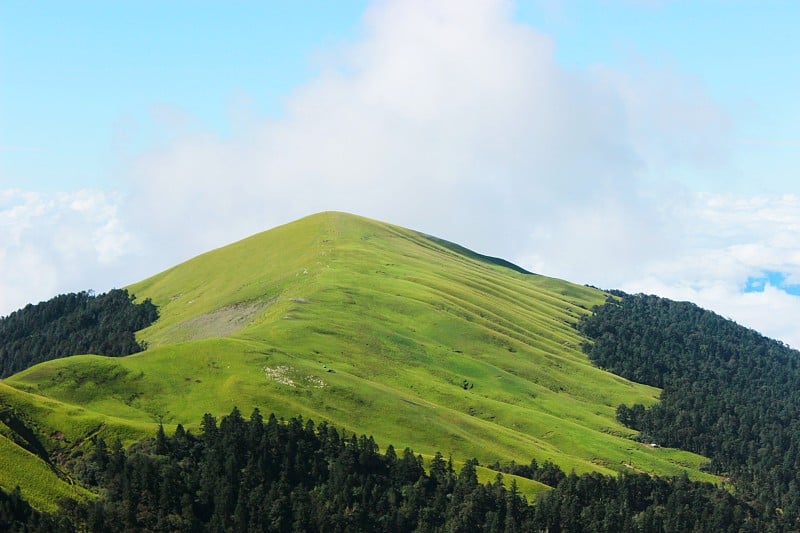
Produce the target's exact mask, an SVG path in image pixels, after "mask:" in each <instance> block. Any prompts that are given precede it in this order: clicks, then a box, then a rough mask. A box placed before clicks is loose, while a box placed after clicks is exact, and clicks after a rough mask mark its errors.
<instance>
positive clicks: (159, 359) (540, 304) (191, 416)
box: [5, 213, 709, 479]
mask: <svg viewBox="0 0 800 533" xmlns="http://www.w3.org/2000/svg"><path fill="white" fill-rule="evenodd" d="M128 289H129V290H130V292H132V293H134V294H136V295H137V297H138V298H140V299H145V298H151V299H152V300H153V302H154V303H155V304H156V305H158V306H159V312H160V317H161V318H160V319H159V320H158V322H156V323H155V324H154V325H153V326H151V327H149V328H148V329H146V330H143V331H142V332H140V334H139V338H140V340H143V341H146V342H147V343H148V345H149V346H150V348H149V349H148V350H147V351H146V352H143V353H140V354H137V355H133V356H128V357H125V358H119V359H110V358H103V357H99V356H90V355H87V356H78V357H72V358H68V359H62V360H57V361H51V362H48V363H44V364H41V365H37V366H35V367H32V368H30V369H28V370H26V371H24V372H21V373H19V374H17V375H15V376H12V377H11V378H9V379H7V380H6V381H5V383H6V384H7V385H10V386H11V387H14V388H16V389H17V390H19V391H26V392H28V393H31V398H34V397H36V398H42V397H44V398H49V399H50V400H49V401H57V402H62V403H61V404H60V405H68V406H69V405H72V406H76V405H80V406H81V413H83V414H82V416H86V417H88V418H90V419H93V420H94V421H95V422H97V421H108V420H112V421H119V422H120V424H121V423H122V422H124V424H122V425H119V424H118V425H116V426H115V425H113V424H112V425H110V426H108V427H122V426H124V427H125V428H127V430H135V429H136V428H140V429H142V431H151V430H152V428H153V427H154V425H155V423H156V422H158V421H163V422H164V423H165V424H176V423H178V422H180V423H182V424H184V425H186V426H190V427H191V426H195V425H196V424H197V423H198V421H199V420H200V418H201V417H202V415H203V414H204V413H206V412H211V413H213V414H217V415H221V414H224V413H227V412H230V409H231V408H232V407H233V406H234V405H236V406H238V407H239V408H240V409H241V410H242V411H243V412H245V413H248V412H249V411H250V410H251V409H252V408H253V407H255V406H258V407H259V408H260V409H261V410H262V412H271V411H274V412H275V413H276V414H278V415H280V416H284V417H287V418H288V417H290V416H294V415H298V414H300V415H302V416H305V417H308V418H313V419H314V420H316V421H321V420H328V421H330V422H332V423H334V424H336V425H337V426H339V427H343V428H345V429H347V430H349V431H353V432H357V433H367V434H372V435H374V436H375V438H376V440H377V441H378V442H381V443H386V444H388V443H394V444H395V446H400V447H405V446H411V447H412V448H414V450H415V451H417V452H420V453H424V454H429V455H432V454H434V453H435V452H436V451H442V452H443V453H445V454H448V453H452V454H453V457H454V459H456V460H464V459H467V458H470V457H477V458H478V459H479V460H480V461H481V462H482V463H484V464H486V463H489V462H493V461H495V460H500V461H501V462H507V461H510V460H512V459H513V460H515V461H517V462H524V463H527V462H529V461H530V459H531V458H532V457H535V458H536V459H537V460H539V461H543V460H546V459H551V460H553V461H554V462H556V463H557V464H559V465H560V466H561V467H562V468H563V469H564V470H566V471H570V470H572V469H574V470H575V471H576V472H578V473H580V472H587V471H600V472H604V473H612V472H614V471H622V470H635V471H646V472H654V473H660V474H675V473H679V472H682V471H684V470H688V471H689V473H690V476H691V477H694V478H698V479H701V478H702V479H709V476H707V475H705V474H703V473H701V472H700V471H699V470H698V468H699V466H700V465H701V464H702V463H703V462H704V459H703V458H702V457H700V456H697V455H693V454H689V453H686V452H681V451H677V450H671V449H664V448H658V449H653V448H650V447H649V446H645V445H642V444H637V443H635V442H633V441H631V440H629V439H628V437H630V436H631V435H632V431H631V430H629V429H627V428H625V427H623V426H621V425H620V424H619V423H617V422H616V420H615V418H614V412H615V409H616V407H617V406H618V405H619V404H620V403H626V404H634V403H643V404H652V403H653V402H654V401H655V400H656V398H657V395H658V392H659V391H658V389H655V388H652V387H647V386H643V385H638V384H634V383H632V382H629V381H627V380H625V379H622V378H619V377H617V376H614V375H612V374H609V373H606V372H603V371H601V370H599V369H597V368H595V367H593V366H592V365H591V364H590V363H589V361H588V360H587V358H586V356H585V355H584V354H583V353H582V352H581V350H580V347H579V346H580V343H581V342H582V340H583V339H582V337H580V336H579V334H578V333H577V331H576V330H575V329H574V327H573V325H574V324H575V323H576V321H577V320H578V318H579V317H580V316H581V315H583V314H585V313H587V312H588V311H587V310H588V309H590V308H591V307H592V306H593V305H595V304H599V303H602V302H603V301H604V299H605V297H606V295H605V294H604V293H602V292H600V291H597V290H594V289H591V288H587V287H582V286H577V285H574V284H570V283H567V282H563V281H560V280H555V279H551V278H546V277H542V276H537V275H532V274H526V273H523V272H520V271H518V270H515V269H512V268H508V266H507V265H505V264H504V263H503V262H502V261H499V260H496V259H492V258H488V257H484V256H480V255H478V254H474V253H472V252H468V251H465V250H463V249H461V248H460V247H458V246H455V245H453V244H451V243H447V242H443V241H439V240H436V239H433V238H431V237H428V236H425V235H423V234H420V233H417V232H413V231H409V230H405V229H402V228H399V227H396V226H392V225H389V224H384V223H380V222H376V221H372V220H368V219H364V218H360V217H355V216H352V215H346V214H342V213H322V214H318V215H314V216H311V217H308V218H305V219H302V220H300V221H297V222H294V223H292V224H288V225H285V226H282V227H279V228H275V229H273V230H270V231H267V232H264V233H261V234H258V235H255V236H253V237H250V238H248V239H245V240H243V241H240V242H237V243H235V244H232V245H230V246H227V247H224V248H221V249H218V250H215V251H212V252H209V253H207V254H204V255H202V256H199V257H197V258H195V259H192V260H190V261H188V262H186V263H183V264H181V265H178V266H176V267H174V268H172V269H170V270H167V271H165V272H163V273H161V274H158V275H156V276H154V277H152V278H149V279H147V280H144V281H142V282H140V283H137V284H135V285H132V286H130V287H128ZM71 417H72V415H71V414H70V415H68V416H65V417H64V418H63V419H60V420H57V421H56V420H54V421H53V424H54V427H59V425H64V426H67V425H71V424H72V418H71ZM104 427H106V426H104ZM103 431H104V429H103Z"/></svg>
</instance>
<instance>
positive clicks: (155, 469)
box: [0, 408, 774, 532]
mask: <svg viewBox="0 0 800 533" xmlns="http://www.w3.org/2000/svg"><path fill="white" fill-rule="evenodd" d="M476 465H477V461H474V460H472V461H467V462H466V463H465V464H464V465H463V467H462V468H461V469H460V470H459V471H458V472H456V471H455V469H454V468H453V464H452V462H451V461H449V460H445V459H444V457H443V456H442V455H441V454H436V455H435V456H434V457H433V458H431V459H430V460H429V461H428V462H426V461H425V460H424V459H423V458H422V457H421V456H415V455H414V453H413V452H412V451H411V450H410V449H408V448H406V449H405V450H403V451H402V452H400V453H398V452H397V451H396V450H395V449H394V447H393V446H391V445H390V446H388V447H387V448H386V449H385V451H383V452H381V451H380V450H379V447H378V444H377V443H376V442H375V441H374V440H373V439H372V437H367V436H363V435H362V436H361V437H356V436H355V435H347V434H346V432H341V431H339V430H337V429H336V428H335V427H332V426H329V425H327V424H325V423H321V424H319V425H316V424H315V423H314V422H313V421H311V420H305V421H304V420H303V419H301V418H292V419H290V420H288V421H281V420H278V419H276V418H275V416H270V417H269V418H268V419H267V420H266V421H265V420H264V419H263V417H262V416H261V414H260V412H259V411H258V410H257V409H256V410H254V411H253V413H252V414H251V415H250V417H249V418H248V419H245V418H244V417H243V416H242V415H241V413H240V412H239V410H238V409H236V408H234V409H233V411H232V412H231V413H230V414H229V415H228V416H226V417H223V418H222V420H221V421H220V422H219V423H218V421H217V420H216V419H215V418H214V417H213V416H211V415H206V416H205V417H204V418H203V420H202V423H201V432H200V434H199V435H197V436H195V435H193V434H192V433H190V432H187V431H185V430H184V428H183V427H182V426H177V428H176V430H175V432H174V434H173V435H172V436H167V435H166V434H165V432H164V429H163V426H162V427H159V430H158V432H157V434H156V435H155V436H154V437H152V438H148V439H145V440H142V441H140V442H138V443H136V444H135V445H133V446H131V447H130V448H129V449H127V450H125V449H124V448H123V447H122V445H121V444H120V443H119V442H118V441H116V442H114V443H112V444H111V445H110V446H108V445H107V444H106V443H105V442H103V441H102V440H98V441H97V442H96V443H95V446H94V447H93V448H92V450H91V451H90V452H89V453H87V454H85V455H84V456H82V457H79V458H77V459H75V460H74V462H73V464H72V465H71V467H72V470H73V471H74V472H75V473H76V475H77V476H79V478H80V479H81V480H82V482H83V483H85V484H87V486H90V487H93V488H94V490H96V491H97V493H98V494H99V495H100V497H99V498H98V499H97V500H96V501H94V502H92V503H89V504H78V503H77V502H74V501H65V502H62V503H61V509H62V512H61V513H59V514H58V515H43V514H41V513H39V512H37V511H34V510H32V509H31V508H30V507H29V506H27V504H25V502H24V501H22V500H21V498H20V495H19V493H18V492H17V491H15V492H13V493H11V494H0V529H3V530H10V531H70V530H82V529H85V530H88V531H332V532H334V531H376V532H385V531H397V532H401V531H452V532H473V531H496V532H500V531H503V532H510V531H551V532H558V531H764V530H768V529H770V528H772V527H773V526H774V525H773V524H769V523H767V522H765V521H764V520H763V519H762V518H761V517H760V516H759V515H758V513H757V512H756V510H754V509H753V508H752V507H750V506H748V505H747V504H745V503H742V502H741V501H740V500H737V499H736V498H735V497H734V496H733V495H732V494H731V493H729V492H728V491H726V490H724V489H721V488H718V487H715V486H714V485H712V484H710V483H701V482H694V481H690V480H689V479H688V478H686V477H675V478H658V477H650V476H648V475H645V474H621V475H620V476H619V477H616V478H615V477H610V476H603V475H600V474H584V475H581V476H576V475H575V474H570V475H565V474H564V473H563V472H560V471H558V469H557V467H554V465H548V466H547V467H546V468H538V467H536V465H535V462H534V463H532V465H529V466H528V467H527V471H528V472H529V473H531V474H532V475H541V476H544V475H549V476H555V478H557V479H558V480H559V481H558V483H557V484H556V486H555V488H554V489H553V490H552V491H550V492H548V493H544V494H542V495H541V496H540V497H539V498H538V500H537V501H536V502H528V501H527V500H526V499H525V498H524V497H522V496H521V495H520V494H519V493H518V491H517V489H516V484H515V483H514V482H513V481H512V483H510V485H509V486H506V483H504V481H503V476H502V474H501V473H499V472H498V475H497V477H496V479H495V480H494V481H493V482H490V483H485V484H481V483H479V481H478V478H477V475H476V471H475V467H476ZM519 470H520V471H524V470H526V469H524V468H523V469H519Z"/></svg>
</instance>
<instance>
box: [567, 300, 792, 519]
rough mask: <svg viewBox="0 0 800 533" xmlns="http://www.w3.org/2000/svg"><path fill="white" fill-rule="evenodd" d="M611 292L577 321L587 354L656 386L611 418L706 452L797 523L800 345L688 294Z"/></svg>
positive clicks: (748, 496) (741, 491)
mask: <svg viewBox="0 0 800 533" xmlns="http://www.w3.org/2000/svg"><path fill="white" fill-rule="evenodd" d="M615 294H616V296H617V297H618V299H610V300H609V302H608V303H607V304H606V305H604V306H601V307H599V308H597V309H595V313H594V314H593V315H592V316H589V317H586V318H585V319H584V320H583V321H582V322H581V324H580V325H579V329H580V330H581V331H582V332H583V333H584V334H585V335H587V336H588V337H589V338H590V339H592V340H593V342H592V343H591V344H588V345H586V347H585V348H586V352H587V354H588V355H589V358H590V359H591V360H592V361H593V362H594V363H595V364H597V365H599V366H600V367H602V368H605V369H607V370H609V371H610V372H613V373H614V374H618V375H620V376H624V377H626V378H628V379H631V380H633V381H637V382H639V383H646V384H649V385H653V386H656V387H660V388H662V389H663V392H662V393H661V401H660V402H659V403H658V404H656V405H654V406H652V407H649V408H645V407H644V406H642V405H634V406H625V405H621V406H620V407H619V408H618V410H617V415H618V418H619V420H620V421H621V422H622V423H624V424H626V425H627V426H629V427H631V428H634V429H637V430H639V431H641V434H642V438H643V439H646V440H648V441H649V440H652V441H653V442H657V443H659V444H661V445H664V446H671V447H676V448H683V449H685V450H691V451H694V452H697V453H700V454H702V455H705V456H707V457H710V458H711V464H710V465H709V466H708V468H709V469H710V470H711V471H712V472H714V473H717V474H720V475H723V476H728V477H729V478H730V479H731V481H732V482H733V483H734V485H735V487H736V494H737V495H738V496H739V497H741V498H743V499H744V500H745V501H748V502H750V503H751V504H752V505H754V506H757V507H759V508H760V509H762V510H763V512H764V513H766V515H768V516H774V517H776V520H778V521H779V522H780V523H781V524H784V525H785V527H786V528H787V529H789V530H798V529H800V352H797V351H796V350H793V349H791V348H789V347H788V346H786V345H784V344H782V343H781V342H778V341H775V340H771V339H768V338H766V337H764V336H762V335H760V334H759V333H757V332H755V331H753V330H750V329H747V328H745V327H742V326H740V325H738V324H736V323H735V322H733V321H731V320H728V319H725V318H722V317H720V316H719V315H716V314H715V313H713V312H710V311H706V310H703V309H701V308H700V307H698V306H696V305H694V304H691V303H688V302H675V301H671V300H667V299H665V298H659V297H656V296H645V295H641V294H640V295H635V296H632V295H627V294H624V293H615Z"/></svg>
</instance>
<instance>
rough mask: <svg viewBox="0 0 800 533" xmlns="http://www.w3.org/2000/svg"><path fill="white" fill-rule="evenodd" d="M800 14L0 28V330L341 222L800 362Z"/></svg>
mask: <svg viewBox="0 0 800 533" xmlns="http://www.w3.org/2000/svg"><path fill="white" fill-rule="evenodd" d="M798 21H800V2H796V1H795V0H784V1H773V0H741V1H739V0H695V1H688V0H683V1H681V0H675V1H669V0H663V1H658V0H575V1H566V0H564V1H559V0H518V1H516V2H512V1H501V0H424V1H423V0H381V1H376V2H368V1H365V0H361V1H356V0H337V2H329V1H327V0H310V1H303V2H277V1H276V2H270V1H258V2H255V1H253V2H249V1H244V0H242V1H236V2H222V1H219V2H212V1H205V2H196V1H183V0H173V1H170V2H160V1H151V0H136V1H126V0H122V1H119V2H105V1H99V0H98V1H81V0H76V1H74V2H61V1H45V0H43V1H39V2H28V1H17V0H4V1H3V2H2V3H0V316H2V315H7V314H9V313H10V312H12V311H13V310H15V309H17V308H19V307H22V306H24V305H25V304H26V303H28V302H34V303H35V302H38V301H41V300H45V299H48V298H50V297H52V296H54V295H56V294H59V293H63V292H70V291H78V290H87V289H92V290H95V291H97V292H104V291H106V290H109V289H111V288H114V287H123V286H125V285H128V284H130V283H133V282H136V281H139V280H141V279H144V278H146V277H148V276H150V275H153V274H155V273H157V272H160V271H161V270H163V269H166V268H168V267H170V266H173V265H175V264H177V263H179V262H181V261H183V260H186V259H189V258H191V257H193V256H195V255H197V254H199V253H202V252H204V251H207V250H210V249H212V248H216V247H219V246H222V245H225V244H228V243H231V242H234V241H236V240H239V239H242V238H244V237H247V236H249V235H251V234H253V233H256V232H259V231H263V230H266V229H269V228H271V227H274V226H277V225H280V224H284V223H287V222H290V221H292V220H295V219H298V218H301V217H303V216H306V215H309V214H312V213H315V212H319V211H325V210H337V211H347V212H351V213H355V214H359V215H363V216H367V217H371V218H376V219H379V220H383V221H386V222H391V223H394V224H399V225H402V226H405V227H409V228H412V229H417V230H420V231H423V232H425V233H429V234H433V235H436V236H438V237H441V238H445V239H448V240H451V241H455V242H457V243H459V244H462V245H464V246H467V247H469V248H472V249H474V250H476V251H478V252H480V253H484V254H488V255H492V256H499V257H503V258H506V259H508V260H511V261H513V262H516V263H518V264H520V265H521V266H524V267H526V268H528V269H529V270H533V271H535V272H537V273H540V274H544V275H549V276H554V277H559V278H562V279H567V280H569V281H573V282H577V283H582V284H590V285H594V286H598V287H601V288H618V289H622V290H625V291H627V292H633V293H636V292H644V293H648V294H658V295H661V296H665V297H669V298H673V299H679V300H689V301H693V302H695V303H697V304H699V305H701V306H703V307H705V308H708V309H712V310H714V311H716V312H717V313H719V314H721V315H723V316H726V317H729V318H732V319H734V320H736V321H737V322H739V323H741V324H744V325H746V326H748V327H751V328H754V329H757V330H758V331H760V332H762V333H764V334H765V335H768V336H770V337H773V338H777V339H779V340H782V341H783V342H786V343H788V344H790V345H792V346H794V347H800V326H798V323H799V321H798V317H800V179H798V178H800V99H798V97H797V95H798V94H800V40H798V39H797V37H796V26H797V22H798Z"/></svg>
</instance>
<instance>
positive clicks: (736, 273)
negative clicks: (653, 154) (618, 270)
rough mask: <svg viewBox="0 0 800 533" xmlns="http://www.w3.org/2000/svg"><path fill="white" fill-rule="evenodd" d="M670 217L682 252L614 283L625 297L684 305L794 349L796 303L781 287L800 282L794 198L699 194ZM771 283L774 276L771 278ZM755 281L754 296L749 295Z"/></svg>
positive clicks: (799, 340)
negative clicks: (679, 225) (650, 296)
mask: <svg viewBox="0 0 800 533" xmlns="http://www.w3.org/2000/svg"><path fill="white" fill-rule="evenodd" d="M692 198H693V201H692V202H687V204H685V205H684V206H683V208H682V209H680V210H676V215H678V216H680V217H681V218H682V219H683V220H684V222H685V226H684V229H683V235H682V239H681V240H682V242H683V246H682V247H681V249H680V250H679V251H678V253H676V254H675V255H673V256H667V257H662V258H659V259H657V260H654V261H651V262H650V263H648V264H647V265H645V266H644V268H643V269H642V274H641V276H638V277H632V278H629V279H627V280H620V281H619V282H618V284H617V285H618V286H619V287H620V288H622V289H624V290H628V291H631V292H646V293H654V294H660V295H662V296H666V297H670V298H675V299H681V300H689V301H692V302H695V303H697V304H698V305H701V306H703V307H706V308H709V309H713V310H715V311H717V312H718V313H720V314H722V315H724V316H727V317H729V318H732V319H734V320H736V321H737V322H739V323H741V324H745V325H747V326H749V327H752V328H755V329H757V330H758V331H760V332H762V333H764V334H766V335H768V336H770V337H774V338H778V339H781V340H783V341H784V342H787V343H789V344H791V345H792V346H794V347H800V328H798V327H797V320H796V317H797V316H800V297H798V296H796V295H793V294H789V293H788V292H787V290H786V287H785V286H783V284H778V283H775V282H773V281H772V280H770V277H771V276H769V273H780V277H781V278H784V279H783V281H784V282H785V285H795V284H797V283H798V280H800V196H797V195H790V194H787V195H782V196H769V195H761V196H754V197H753V196H750V197H748V196H741V195H733V194H698V195H694V196H693V197H692ZM772 277H774V276H772ZM752 280H759V281H760V283H759V284H756V289H758V288H759V287H758V285H760V289H761V290H753V287H748V285H749V284H748V281H752Z"/></svg>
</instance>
